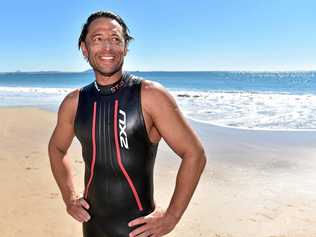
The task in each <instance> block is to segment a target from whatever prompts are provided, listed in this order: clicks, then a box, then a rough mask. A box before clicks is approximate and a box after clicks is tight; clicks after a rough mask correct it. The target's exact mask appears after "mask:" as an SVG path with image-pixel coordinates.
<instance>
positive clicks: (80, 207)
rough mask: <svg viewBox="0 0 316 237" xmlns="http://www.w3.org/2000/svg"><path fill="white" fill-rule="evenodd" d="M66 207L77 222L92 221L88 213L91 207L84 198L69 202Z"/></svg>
mask: <svg viewBox="0 0 316 237" xmlns="http://www.w3.org/2000/svg"><path fill="white" fill-rule="evenodd" d="M66 207H67V212H68V213H69V215H71V216H72V217H73V218H75V219H76V220H77V221H79V222H81V223H83V222H88V221H89V220H90V215H89V213H88V212H87V211H86V209H89V207H90V206H89V204H88V203H87V202H86V200H84V199H83V198H77V197H76V198H74V199H73V200H71V201H70V202H69V204H66Z"/></svg>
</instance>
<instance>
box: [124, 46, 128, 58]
mask: <svg viewBox="0 0 316 237" xmlns="http://www.w3.org/2000/svg"><path fill="white" fill-rule="evenodd" d="M127 52H128V45H125V48H124V56H126V55H127Z"/></svg>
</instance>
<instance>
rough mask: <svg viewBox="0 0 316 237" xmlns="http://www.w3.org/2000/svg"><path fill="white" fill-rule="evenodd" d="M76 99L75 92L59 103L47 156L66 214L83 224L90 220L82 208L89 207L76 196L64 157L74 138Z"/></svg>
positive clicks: (71, 176) (67, 163)
mask: <svg viewBox="0 0 316 237" xmlns="http://www.w3.org/2000/svg"><path fill="white" fill-rule="evenodd" d="M78 98H79V91H78V90H76V91H73V92H71V93H70V94H68V95H67V96H66V97H65V99H64V100H63V102H62V103H61V105H60V107H59V110H58V119H57V125H56V127H55V129H54V132H53V134H52V136H51V138H50V141H49V145H48V154H49V159H50V164H51V169H52V173H53V175H54V178H55V180H56V182H57V185H58V187H59V189H60V191H61V194H62V197H63V200H64V202H65V204H66V208H67V212H68V213H69V214H70V215H71V216H73V217H74V218H75V219H76V220H78V221H80V222H83V221H87V220H89V218H90V216H89V214H88V212H87V211H85V210H84V208H86V209H89V205H88V203H87V202H86V201H85V200H83V199H82V198H79V197H78V196H77V193H76V190H75V185H74V182H73V175H72V171H71V167H70V162H69V159H68V157H66V154H67V151H68V148H69V147H70V145H71V143H72V140H73V138H74V120H75V115H76V111H77V106H78ZM83 207H84V208H83Z"/></svg>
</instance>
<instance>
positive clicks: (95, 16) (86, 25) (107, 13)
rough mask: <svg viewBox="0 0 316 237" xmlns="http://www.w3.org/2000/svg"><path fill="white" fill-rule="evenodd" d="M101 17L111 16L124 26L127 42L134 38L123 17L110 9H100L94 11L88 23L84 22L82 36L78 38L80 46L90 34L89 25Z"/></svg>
mask: <svg viewBox="0 0 316 237" xmlns="http://www.w3.org/2000/svg"><path fill="white" fill-rule="evenodd" d="M100 17H105V18H111V19H113V20H116V21H117V22H118V23H119V24H120V25H121V26H122V28H123V35H124V40H125V43H126V44H128V43H129V42H130V41H131V40H133V39H134V38H133V37H132V36H131V35H130V33H129V29H128V27H127V25H126V24H125V22H124V21H123V19H122V18H121V17H120V16H119V15H117V14H115V13H113V12H110V11H98V12H94V13H92V14H91V15H90V16H89V17H88V19H87V21H86V23H84V25H83V26H82V31H81V34H80V37H79V40H78V48H79V49H80V45H81V42H83V41H85V40H86V36H87V34H88V28H89V25H90V24H91V23H92V22H93V21H94V20H96V19H98V18H100Z"/></svg>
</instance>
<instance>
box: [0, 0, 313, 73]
mask: <svg viewBox="0 0 316 237" xmlns="http://www.w3.org/2000/svg"><path fill="white" fill-rule="evenodd" d="M101 9H102V10H112V11H114V12H116V13H118V14H119V15H121V16H122V17H123V19H125V21H126V23H127V24H128V26H129V28H130V30H131V34H132V35H133V36H134V37H135V41H133V42H132V43H131V45H130V47H129V49H130V50H129V53H128V56H127V57H126V61H125V69H127V70H146V71H148V70H167V71H172V70H177V71H179V70H181V71H182V70H193V71H201V70H260V71H262V70H274V71H275V70H316V31H315V26H316V14H315V12H316V1H314V0H296V1H294V0H214V1H213V0H194V1H192V0H191V1H186V0H185V1H175V0H173V1H172V0H156V1H137V0H126V1H124V0H104V1H100V0H90V1H88V0H86V1H71V0H69V1H61V0H54V1H39V0H38V1H36V0H28V1H21V0H19V1H18V0H10V1H5V2H2V3H1V8H0V29H1V33H0V36H1V37H0V55H1V57H0V72H8V71H17V70H22V71H40V70H59V71H83V70H86V69H88V68H89V65H88V64H87V63H86V62H85V61H84V60H83V58H82V56H81V53H80V51H79V50H78V49H77V39H78V36H79V34H80V31H81V27H82V24H83V23H84V21H85V20H86V18H87V17H88V16H89V15H90V13H92V12H93V11H96V10H101Z"/></svg>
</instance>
